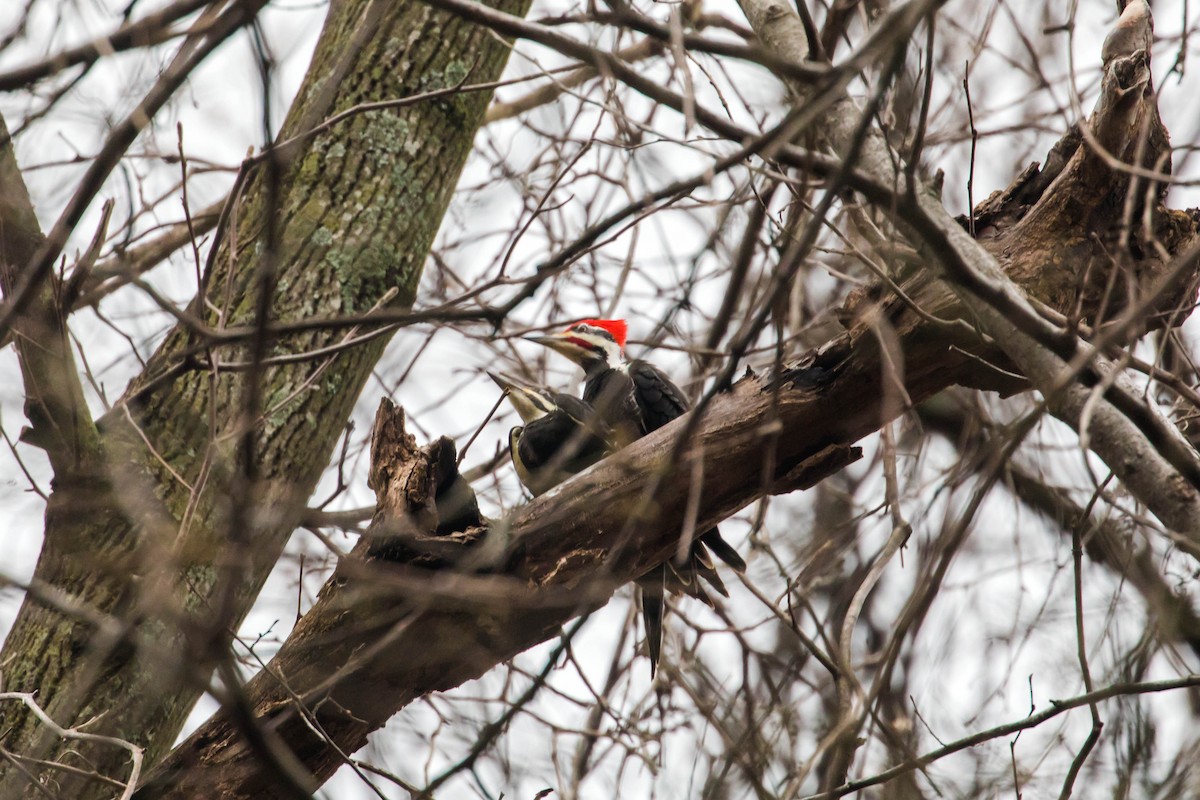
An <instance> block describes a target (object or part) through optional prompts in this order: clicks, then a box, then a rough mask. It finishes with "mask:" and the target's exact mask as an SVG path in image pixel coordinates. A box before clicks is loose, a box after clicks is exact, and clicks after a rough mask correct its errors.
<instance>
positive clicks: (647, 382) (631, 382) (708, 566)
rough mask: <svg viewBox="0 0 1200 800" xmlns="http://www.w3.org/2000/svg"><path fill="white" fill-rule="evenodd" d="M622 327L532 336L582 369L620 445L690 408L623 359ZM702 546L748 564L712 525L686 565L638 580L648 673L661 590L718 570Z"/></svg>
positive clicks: (587, 390) (590, 398) (740, 565)
mask: <svg viewBox="0 0 1200 800" xmlns="http://www.w3.org/2000/svg"><path fill="white" fill-rule="evenodd" d="M626 331H627V326H626V324H625V320H622V319H585V320H583V321H581V322H577V323H575V324H574V325H571V326H570V327H569V328H567V329H566V330H564V331H562V332H560V333H554V334H550V335H548V336H537V337H530V339H531V340H532V341H535V342H537V343H538V344H541V345H544V346H546V347H548V348H550V349H551V350H554V351H555V352H557V353H561V354H562V355H564V356H566V357H567V358H569V359H571V360H572V361H574V362H575V363H576V364H578V365H579V366H581V367H582V368H583V371H584V373H585V377H584V386H583V399H584V401H586V402H587V403H588V404H589V405H590V406H591V407H592V408H594V409H595V411H596V413H597V414H598V415H599V416H600V418H601V419H603V420H604V422H605V423H607V424H608V426H609V427H610V428H612V431H613V434H614V436H615V438H616V442H617V445H618V446H619V447H624V446H626V445H628V444H629V443H631V442H633V441H635V440H637V439H640V438H641V437H642V436H645V435H646V434H648V433H650V432H652V431H656V430H658V429H659V428H661V427H662V426H664V425H666V424H667V423H668V422H670V421H671V420H673V419H676V418H677V417H680V416H682V415H683V414H684V413H685V412H686V411H687V410H688V407H689V403H688V400H687V398H686V397H685V396H684V394H683V392H682V391H681V390H680V389H679V387H678V386H676V385H675V384H674V383H673V382H672V381H671V379H670V378H668V377H667V376H666V375H665V374H664V373H663V372H662V370H660V369H658V368H657V367H655V366H654V365H653V364H651V363H649V362H647V361H642V360H640V359H633V360H627V359H626V358H625V337H626ZM706 548H707V550H711V551H712V552H713V553H714V554H716V555H717V557H719V558H720V559H721V560H722V561H724V562H725V563H726V564H728V565H729V566H730V567H732V568H733V569H735V570H737V571H738V572H742V571H745V569H746V562H745V561H744V560H743V559H742V557H741V556H740V555H738V553H737V551H736V550H734V549H733V547H732V546H730V545H729V543H728V542H726V541H725V540H724V539H722V538H721V534H720V531H718V530H717V529H716V528H712V529H710V530H708V531H706V532H705V533H704V534H702V535H701V536H700V537H699V538H698V539H697V540H696V541H695V542H693V543H692V550H691V553H690V558H689V559H688V562H689V563H686V564H683V565H681V567H682V570H681V569H680V568H678V567H677V568H675V569H672V568H671V567H670V565H669V564H665V565H663V566H662V567H661V568H659V569H656V570H653V571H651V572H650V573H649V574H648V575H646V576H645V577H643V578H642V579H640V580H639V581H638V585H639V587H641V589H642V619H643V622H644V623H645V626H646V645H647V649H648V650H649V655H650V668H651V671H652V672H653V671H654V670H655V669H656V668H657V665H658V658H659V654H660V652H661V649H662V619H663V610H664V605H663V594H664V591H665V590H666V589H674V588H675V587H676V586H677V585H678V584H679V581H680V580H682V581H683V583H685V584H686V583H688V582H689V581H691V580H693V577H694V575H696V574H700V575H704V576H705V578H706V579H707V578H708V577H709V574H711V575H715V574H716V573H715V572H714V570H713V567H712V561H711V560H710V559H709V558H708V553H707V550H706ZM706 573H707V574H706ZM710 582H711V581H710ZM718 584H719V579H718V583H714V586H715V587H717V588H718V591H721V593H722V594H725V592H724V591H723V589H724V587H723V586H719V585H718ZM688 593H689V594H692V593H691V592H688Z"/></svg>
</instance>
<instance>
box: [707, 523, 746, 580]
mask: <svg viewBox="0 0 1200 800" xmlns="http://www.w3.org/2000/svg"><path fill="white" fill-rule="evenodd" d="M700 541H701V542H703V543H704V546H705V547H707V548H708V549H709V550H711V551H712V552H713V555H714V556H716V557H717V558H719V559H721V560H722V561H724V562H725V563H726V564H728V565H729V566H730V567H732V568H733V570H734V571H735V572H745V571H746V561H745V559H743V558H742V557H741V556H740V555H738V551H737V550H734V549H733V545H731V544H730V543H729V542H727V541H725V540H724V539H722V538H721V532H720V531H719V530H717V529H716V528H712V529H711V530H709V531H706V532H705V533H704V535H703V536H701V537H700Z"/></svg>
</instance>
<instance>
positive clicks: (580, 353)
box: [525, 332, 591, 366]
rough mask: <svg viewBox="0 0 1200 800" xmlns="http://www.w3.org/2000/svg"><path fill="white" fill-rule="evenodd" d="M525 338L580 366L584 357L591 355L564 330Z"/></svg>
mask: <svg viewBox="0 0 1200 800" xmlns="http://www.w3.org/2000/svg"><path fill="white" fill-rule="evenodd" d="M525 339H526V341H530V342H537V343H538V344H540V345H541V346H542V347H548V348H550V349H551V350H553V351H554V352H556V353H561V354H562V355H564V356H566V357H567V358H569V359H571V360H572V361H574V362H575V363H576V364H579V365H581V366H582V365H583V363H584V359H586V358H587V357H588V356H589V355H591V351H589V350H585V349H584V348H582V347H580V346H579V345H577V344H575V343H574V342H572V341H571V334H569V333H566V332H564V333H551V334H549V335H546V336H526V337H525Z"/></svg>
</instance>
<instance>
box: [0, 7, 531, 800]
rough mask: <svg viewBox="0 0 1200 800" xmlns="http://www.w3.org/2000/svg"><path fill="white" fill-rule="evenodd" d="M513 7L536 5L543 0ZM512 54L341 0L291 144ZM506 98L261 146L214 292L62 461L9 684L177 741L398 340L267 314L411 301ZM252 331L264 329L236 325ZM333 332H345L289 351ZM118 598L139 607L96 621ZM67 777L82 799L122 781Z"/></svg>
mask: <svg viewBox="0 0 1200 800" xmlns="http://www.w3.org/2000/svg"><path fill="white" fill-rule="evenodd" d="M502 7H503V8H504V9H505V10H506V11H510V12H512V13H516V14H523V13H524V11H525V7H526V3H525V2H524V0H520V1H519V2H509V3H507V4H505V5H502ZM507 56H508V48H507V47H506V46H505V45H504V44H503V43H502V42H500V41H498V40H497V39H496V38H495V37H494V36H493V35H492V34H491V33H490V32H489V31H487V30H485V29H483V28H479V27H476V26H474V25H471V24H468V23H465V22H463V21H461V20H459V19H457V18H454V17H451V16H449V15H446V14H444V13H441V12H437V11H435V10H433V9H431V8H429V7H428V6H427V5H424V4H422V3H419V2H397V3H392V2H378V1H376V2H372V1H371V0H344V1H343V2H335V3H333V4H332V7H331V9H330V12H329V16H328V18H327V20H326V23H325V27H324V30H323V32H322V35H321V38H320V41H319V43H318V45H317V49H316V53H315V55H314V57H313V61H312V65H311V67H310V69H309V72H308V76H307V78H306V80H305V82H304V84H303V86H302V87H301V89H300V91H299V94H298V96H297V98H296V101H295V103H294V104H293V106H292V108H291V110H290V113H289V114H288V117H287V120H286V122H285V124H284V126H283V129H282V131H281V132H280V134H279V137H278V141H280V142H283V141H286V140H289V139H292V138H293V137H297V136H302V135H305V134H306V133H307V132H308V131H310V130H311V129H312V128H313V127H314V126H315V125H317V124H318V123H320V122H321V121H323V120H325V119H326V118H328V117H330V116H332V115H333V114H335V113H338V112H343V111H347V110H349V109H351V108H352V107H354V106H356V105H358V104H362V103H373V102H378V101H385V100H391V101H394V100H398V99H401V98H407V97H412V96H415V95H419V94H422V93H426V92H430V91H434V90H437V89H442V88H450V87H455V86H458V85H460V84H462V83H464V82H465V80H466V79H467V78H468V76H469V77H470V79H471V81H473V82H487V81H491V80H494V79H496V78H497V77H498V76H499V75H500V72H501V71H502V69H503V66H504V63H505V61H506V59H507ZM489 98H490V92H487V91H474V92H470V91H468V92H463V93H457V94H454V95H452V96H446V97H442V98H436V99H430V100H422V101H418V102H415V103H412V104H410V105H405V106H403V107H398V108H383V109H375V110H369V111H361V112H358V113H354V114H352V115H349V116H348V117H347V118H346V119H344V120H341V121H339V122H337V123H336V124H334V125H332V126H330V127H329V128H327V129H324V130H322V131H321V132H320V133H319V134H317V135H310V136H307V137H306V138H304V139H302V140H300V141H299V142H298V143H296V144H294V145H292V146H289V147H286V148H280V149H278V150H276V151H274V152H275V155H274V156H272V155H271V154H268V155H267V157H266V158H265V159H261V160H259V161H258V162H256V163H255V164H254V165H253V166H250V165H247V168H246V170H245V171H244V178H245V181H244V185H243V187H242V189H241V191H240V192H235V194H234V196H233V198H232V200H231V202H232V203H233V207H232V208H231V209H230V211H231V213H230V215H229V217H228V220H227V222H226V224H225V225H223V226H222V228H221V233H222V236H221V239H220V240H219V242H218V244H217V245H216V246H215V247H214V256H213V258H212V259H211V260H210V263H209V268H208V270H207V271H206V275H205V280H204V287H203V292H202V295H203V296H197V298H196V299H195V301H194V302H193V303H192V304H191V306H190V316H189V317H188V318H186V319H184V320H182V321H181V323H180V324H179V325H177V326H176V328H175V329H174V330H173V331H172V332H171V333H170V334H169V335H168V336H167V338H166V341H165V342H164V343H163V344H162V345H161V346H160V347H159V349H158V351H157V352H156V353H155V354H154V356H153V357H152V358H151V359H150V361H149V363H148V364H147V367H146V369H145V371H144V373H143V374H142V375H141V376H140V377H139V378H138V379H137V380H135V381H134V382H133V383H132V385H131V386H130V387H129V389H128V390H127V392H126V394H125V396H124V398H123V399H122V401H121V402H120V403H119V404H118V405H117V406H116V407H115V408H114V410H113V411H112V412H110V413H109V414H107V415H106V416H105V417H104V418H103V419H101V420H100V421H99V423H98V427H99V429H100V431H101V441H100V444H99V450H100V453H101V455H100V457H98V458H94V459H78V460H77V461H76V463H73V464H71V465H70V469H65V468H64V469H58V468H57V465H56V476H55V483H54V487H53V494H52V495H51V497H50V501H49V504H48V507H47V510H46V537H45V542H44V544H43V549H42V553H41V556H40V558H39V561H38V565H37V571H36V573H35V576H34V591H32V592H30V594H29V595H28V596H27V597H26V599H25V602H24V604H23V606H22V608H21V611H20V615H19V617H18V619H17V621H16V624H15V625H14V627H13V629H12V631H11V632H10V634H9V637H8V639H7V641H6V643H5V647H4V651H3V654H2V655H0V663H3V664H4V665H5V666H4V689H5V690H8V691H36V692H37V693H38V698H39V701H40V703H41V704H42V706H43V707H44V708H45V709H46V710H47V711H48V712H49V714H50V715H51V717H52V718H54V719H55V720H56V721H57V722H59V723H60V724H62V725H64V726H73V725H76V724H80V723H82V722H84V721H89V720H90V721H91V722H90V723H89V726H88V728H87V730H88V731H90V732H92V733H103V734H107V735H111V736H116V737H120V738H123V739H127V740H129V741H131V742H134V743H136V744H138V745H141V746H143V747H145V748H146V749H147V756H148V759H147V760H148V762H150V763H152V762H154V761H156V760H157V759H158V758H160V757H161V756H162V754H163V753H164V752H166V749H167V748H168V747H169V746H170V744H171V742H172V741H173V739H174V738H175V737H176V735H177V734H178V731H179V728H180V726H181V725H182V724H183V721H184V719H185V717H186V715H187V713H188V711H189V709H190V708H191V707H192V705H193V703H194V702H195V700H196V698H197V697H198V696H199V693H200V692H201V691H202V689H203V688H204V687H205V685H206V684H207V681H208V677H209V674H210V671H211V669H212V667H213V665H214V664H216V663H218V662H219V661H221V660H222V659H225V658H228V657H229V656H228V646H227V645H228V641H229V636H230V631H231V630H234V629H236V628H237V626H238V624H239V623H240V621H241V620H242V618H243V617H244V615H245V614H246V612H247V610H248V609H249V607H250V605H251V603H252V601H253V599H254V597H255V596H256V594H257V593H258V590H259V588H260V586H261V585H262V583H263V581H264V580H265V579H266V577H267V574H268V573H269V572H270V569H271V567H272V566H273V565H274V563H275V562H276V560H277V558H278V556H279V554H280V553H281V551H282V549H283V546H284V544H285V543H286V541H287V539H288V537H289V535H290V534H291V532H292V530H293V529H294V527H295V524H296V521H297V519H298V518H299V515H300V514H301V512H302V511H303V509H304V505H305V501H306V499H307V498H308V496H309V494H310V493H311V491H312V490H313V488H314V486H315V485H316V483H317V480H318V478H319V477H320V475H321V474H322V471H323V470H324V469H325V466H326V465H327V463H328V461H329V458H330V454H331V453H332V451H333V448H334V446H335V444H336V442H337V440H338V437H339V435H340V433H341V432H342V429H343V427H344V424H345V421H346V419H347V417H348V415H349V413H350V411H351V409H352V407H353V405H354V403H355V401H356V400H357V398H358V395H359V393H360V391H361V389H362V387H363V385H364V383H365V381H366V380H367V378H368V376H369V374H370V371H371V369H372V367H373V366H374V364H375V363H376V361H377V360H378V358H379V356H380V354H381V352H382V350H383V348H384V345H385V344H386V342H387V337H386V336H376V337H373V338H366V339H365V340H364V341H361V342H358V343H354V342H348V341H347V340H348V339H349V338H351V337H350V336H349V334H348V332H347V330H346V329H345V328H341V327H336V326H330V327H329V328H321V329H316V330H311V331H306V332H303V333H294V334H288V335H273V334H271V333H270V332H269V331H268V330H266V328H265V326H266V323H267V322H268V321H269V320H272V319H286V320H296V319H306V318H311V317H312V316H314V315H320V316H334V315H339V314H341V315H349V314H354V313H361V312H363V311H366V310H368V309H370V308H372V307H374V306H376V305H377V304H380V303H384V302H386V303H388V304H389V305H391V306H397V307H407V306H409V305H410V304H411V303H412V300H413V297H414V296H415V293H416V290H417V285H418V282H419V279H420V276H421V271H422V267H423V264H424V260H425V258H426V254H427V252H428V249H429V247H430V245H431V243H432V240H433V237H434V234H435V233H436V231H437V229H438V226H439V224H440V221H441V218H442V215H443V213H444V211H445V209H446V206H447V204H448V202H449V199H450V197H451V193H452V192H453V190H454V187H455V184H456V181H457V179H458V175H459V172H460V170H461V168H462V165H463V163H464V162H465V159H466V157H467V154H468V153H469V152H470V149H471V144H472V140H473V137H474V134H475V131H476V129H477V127H478V125H479V123H480V121H481V119H482V116H483V112H484V109H485V108H486V105H487V102H488V100H489ZM239 329H240V330H244V331H246V332H247V335H246V336H244V337H241V338H240V339H238V338H235V337H232V336H229V335H228V333H229V332H230V331H234V330H239ZM218 331H220V332H224V333H226V334H227V335H226V336H225V339H226V341H227V343H224V344H222V343H221V341H219V340H218V338H217V337H216V336H215V335H210V334H215V333H216V332H218ZM354 332H356V331H353V330H352V331H351V333H354ZM357 333H362V331H357ZM333 345H346V346H345V347H344V349H339V350H336V351H335V352H334V353H332V354H329V355H322V356H312V357H309V358H299V359H295V361H294V363H292V362H282V360H281V363H272V359H274V358H276V357H280V356H286V355H290V354H300V353H311V352H313V351H317V350H320V349H321V348H326V347H330V346H333ZM217 364H219V365H220V367H219V368H218V369H214V366H215V365H217ZM251 510H252V511H251ZM56 601H62V602H57V607H56ZM78 607H85V608H88V609H91V610H92V612H94V613H93V614H92V616H91V620H92V622H91V623H89V622H85V621H83V620H82V619H81V617H80V616H79V615H77V614H73V613H71V612H72V611H74V610H77V608H78ZM106 615H107V619H108V620H109V621H111V622H116V620H118V619H128V618H132V619H136V620H138V622H139V624H138V625H137V627H136V628H135V629H133V630H126V629H124V627H123V626H120V625H119V624H118V625H116V626H115V627H114V626H109V627H107V628H105V629H104V630H103V633H104V634H105V635H103V636H97V635H96V633H97V631H96V630H95V629H94V624H95V623H97V622H102V621H104V620H105V619H106ZM197 634H199V635H197ZM198 643H199V644H198ZM0 745H2V746H3V747H4V748H5V749H6V750H9V751H13V752H17V753H20V754H22V755H25V756H30V757H33V758H43V759H53V760H61V761H63V762H64V763H67V764H75V765H81V766H83V765H86V767H87V769H95V770H96V771H97V772H99V773H100V774H102V775H107V776H113V777H117V778H122V777H124V776H125V775H126V774H127V773H128V758H127V754H126V753H125V751H122V750H119V749H117V748H112V747H106V746H98V745H96V744H94V743H80V742H71V743H66V744H65V743H63V742H60V741H58V740H57V739H56V738H55V737H54V736H53V735H52V734H50V733H49V732H48V731H47V730H46V728H45V727H44V726H41V725H39V723H38V721H37V720H36V719H35V718H34V717H33V716H31V715H30V714H29V713H27V712H26V711H25V710H24V708H23V707H19V706H18V705H17V704H14V703H7V704H4V706H3V707H0ZM34 771H35V772H36V771H37V770H36V768H35V769H34ZM52 777H53V781H54V784H55V787H56V791H57V792H58V793H59V794H60V795H61V796H64V797H79V798H85V797H90V796H96V797H100V796H108V795H109V794H111V788H110V787H107V786H104V785H102V784H100V783H98V782H93V781H90V780H89V779H87V778H83V777H79V776H76V775H73V774H69V773H62V772H59V773H56V774H54V775H53V776H52ZM22 791H24V792H27V793H31V792H32V791H33V787H31V786H29V783H28V780H27V778H26V777H25V776H24V775H23V774H22V772H21V771H20V770H17V769H14V768H12V767H11V765H10V763H9V762H7V761H5V762H0V795H2V796H12V795H14V794H16V793H20V792H22Z"/></svg>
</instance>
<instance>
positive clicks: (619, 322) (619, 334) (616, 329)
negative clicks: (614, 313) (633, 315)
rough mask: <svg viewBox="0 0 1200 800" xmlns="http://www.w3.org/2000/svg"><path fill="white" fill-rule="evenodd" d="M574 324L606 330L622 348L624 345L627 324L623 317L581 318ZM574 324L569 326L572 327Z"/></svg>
mask: <svg viewBox="0 0 1200 800" xmlns="http://www.w3.org/2000/svg"><path fill="white" fill-rule="evenodd" d="M575 325H591V326H592V327H593V328H601V329H603V330H606V331H608V332H609V333H611V334H612V337H613V339H615V340H616V342H617V344H618V345H619V346H620V347H621V348H622V349H623V348H624V347H625V335H626V334H627V333H628V331H629V326H628V325H626V324H625V320H623V319H581V320H579V322H576V323H575ZM575 325H572V326H571V327H572V328H573V327H575Z"/></svg>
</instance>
